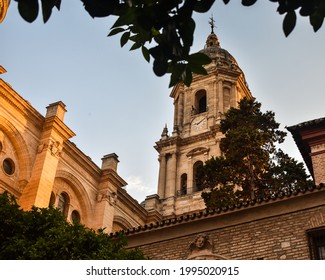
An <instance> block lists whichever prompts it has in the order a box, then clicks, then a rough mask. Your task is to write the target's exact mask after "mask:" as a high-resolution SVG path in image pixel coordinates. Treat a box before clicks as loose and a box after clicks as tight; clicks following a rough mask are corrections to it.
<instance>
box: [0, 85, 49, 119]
mask: <svg viewBox="0 0 325 280" xmlns="http://www.w3.org/2000/svg"><path fill="white" fill-rule="evenodd" d="M0 97H2V98H3V99H4V100H5V101H6V102H7V103H9V104H10V105H11V106H13V107H14V108H16V109H17V110H18V111H19V113H20V114H21V115H23V116H24V117H26V118H30V119H33V120H32V122H39V123H42V122H43V121H44V116H42V115H41V114H40V113H39V112H38V111H37V110H36V109H35V108H34V107H33V106H32V105H31V104H30V103H29V102H28V101H26V100H25V99H24V98H22V97H21V96H20V95H19V94H18V93H17V92H16V91H15V90H14V89H12V88H11V87H10V85H9V84H7V83H6V82H5V81H4V80H2V79H0ZM2 104H3V103H2Z"/></svg>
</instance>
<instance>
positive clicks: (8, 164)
mask: <svg viewBox="0 0 325 280" xmlns="http://www.w3.org/2000/svg"><path fill="white" fill-rule="evenodd" d="M2 167H3V170H4V172H5V173H6V174H7V175H12V174H14V172H15V163H14V162H13V160H12V159H10V158H6V159H5V160H4V161H3V164H2Z"/></svg>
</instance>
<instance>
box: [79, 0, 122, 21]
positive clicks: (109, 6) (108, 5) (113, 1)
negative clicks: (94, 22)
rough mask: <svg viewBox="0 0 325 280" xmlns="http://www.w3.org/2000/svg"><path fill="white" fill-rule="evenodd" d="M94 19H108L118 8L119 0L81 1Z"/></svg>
mask: <svg viewBox="0 0 325 280" xmlns="http://www.w3.org/2000/svg"><path fill="white" fill-rule="evenodd" d="M81 2H83V4H84V6H85V10H86V11H87V12H88V13H89V14H90V15H91V16H92V17H107V16H110V15H112V14H113V12H114V10H115V9H116V8H117V7H118V5H119V1H118V0H81Z"/></svg>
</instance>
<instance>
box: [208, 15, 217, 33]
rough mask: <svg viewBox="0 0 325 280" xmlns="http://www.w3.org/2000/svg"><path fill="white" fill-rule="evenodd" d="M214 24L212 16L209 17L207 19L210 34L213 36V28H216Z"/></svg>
mask: <svg viewBox="0 0 325 280" xmlns="http://www.w3.org/2000/svg"><path fill="white" fill-rule="evenodd" d="M214 23H215V20H214V19H213V15H211V17H210V18H209V24H210V26H211V34H214V28H215V27H216V26H215V24H214Z"/></svg>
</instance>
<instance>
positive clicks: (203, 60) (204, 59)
mask: <svg viewBox="0 0 325 280" xmlns="http://www.w3.org/2000/svg"><path fill="white" fill-rule="evenodd" d="M188 62H189V63H191V64H198V65H206V64H209V63H211V58H210V57H208V56H207V55H206V54H204V53H199V52H198V53H193V54H191V55H190V56H189V57H188Z"/></svg>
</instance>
